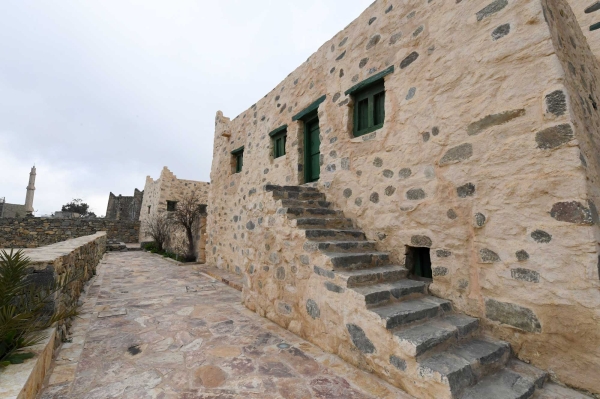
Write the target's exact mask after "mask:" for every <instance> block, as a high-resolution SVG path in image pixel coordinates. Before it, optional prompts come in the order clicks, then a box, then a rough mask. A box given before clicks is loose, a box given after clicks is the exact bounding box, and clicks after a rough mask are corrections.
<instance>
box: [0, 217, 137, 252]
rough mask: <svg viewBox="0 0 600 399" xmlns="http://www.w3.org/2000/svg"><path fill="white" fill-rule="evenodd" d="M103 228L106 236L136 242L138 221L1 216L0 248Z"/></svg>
mask: <svg viewBox="0 0 600 399" xmlns="http://www.w3.org/2000/svg"><path fill="white" fill-rule="evenodd" d="M100 231H105V232H106V234H107V238H108V239H109V240H117V241H121V242H126V243H135V242H138V238H139V234H140V222H139V221H128V220H106V219H53V218H33V217H28V218H7V219H5V218H3V219H0V248H36V247H41V246H45V245H50V244H54V243H58V242H61V241H65V240H70V239H72V238H77V237H83V236H88V235H92V234H96V233H97V232H100Z"/></svg>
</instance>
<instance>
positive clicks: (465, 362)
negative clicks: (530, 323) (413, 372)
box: [419, 339, 509, 375]
mask: <svg viewBox="0 0 600 399" xmlns="http://www.w3.org/2000/svg"><path fill="white" fill-rule="evenodd" d="M508 350H509V345H508V343H506V342H503V341H491V340H488V339H471V340H469V341H467V342H465V343H463V344H461V345H458V346H456V347H455V348H452V349H449V350H447V351H444V352H442V353H438V354H435V355H433V356H431V357H429V358H427V359H425V360H423V361H421V362H420V363H419V366H420V367H421V368H427V369H429V370H432V371H435V372H438V373H440V374H441V375H451V374H453V373H456V372H458V371H461V370H462V369H464V368H465V367H467V366H469V365H473V364H475V363H480V364H482V365H485V364H490V363H492V362H493V361H495V360H497V359H498V358H499V357H501V356H502V354H503V353H504V352H505V351H508Z"/></svg>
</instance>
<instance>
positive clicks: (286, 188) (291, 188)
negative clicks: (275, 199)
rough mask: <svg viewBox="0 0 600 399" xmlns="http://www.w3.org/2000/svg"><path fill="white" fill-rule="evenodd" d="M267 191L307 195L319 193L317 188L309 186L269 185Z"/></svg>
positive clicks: (266, 187)
mask: <svg viewBox="0 0 600 399" xmlns="http://www.w3.org/2000/svg"><path fill="white" fill-rule="evenodd" d="M265 191H285V192H295V193H301V192H302V193H306V192H319V189H317V188H316V187H307V186H278V185H274V184H267V185H266V186H265Z"/></svg>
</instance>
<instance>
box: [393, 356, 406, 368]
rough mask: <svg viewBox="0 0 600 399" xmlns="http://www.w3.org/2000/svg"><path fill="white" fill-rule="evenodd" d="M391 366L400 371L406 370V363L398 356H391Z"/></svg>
mask: <svg viewBox="0 0 600 399" xmlns="http://www.w3.org/2000/svg"><path fill="white" fill-rule="evenodd" d="M390 364H391V365H392V366H394V367H396V368H397V369H398V370H400V371H405V370H406V361H405V360H404V359H401V358H399V357H398V356H394V355H390Z"/></svg>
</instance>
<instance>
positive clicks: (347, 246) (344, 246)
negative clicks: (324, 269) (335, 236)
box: [307, 241, 377, 252]
mask: <svg viewBox="0 0 600 399" xmlns="http://www.w3.org/2000/svg"><path fill="white" fill-rule="evenodd" d="M307 245H309V246H310V247H314V248H315V249H316V250H318V251H323V252H371V251H376V250H377V247H376V245H375V241H331V242H330V241H322V242H309V244H307Z"/></svg>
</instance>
